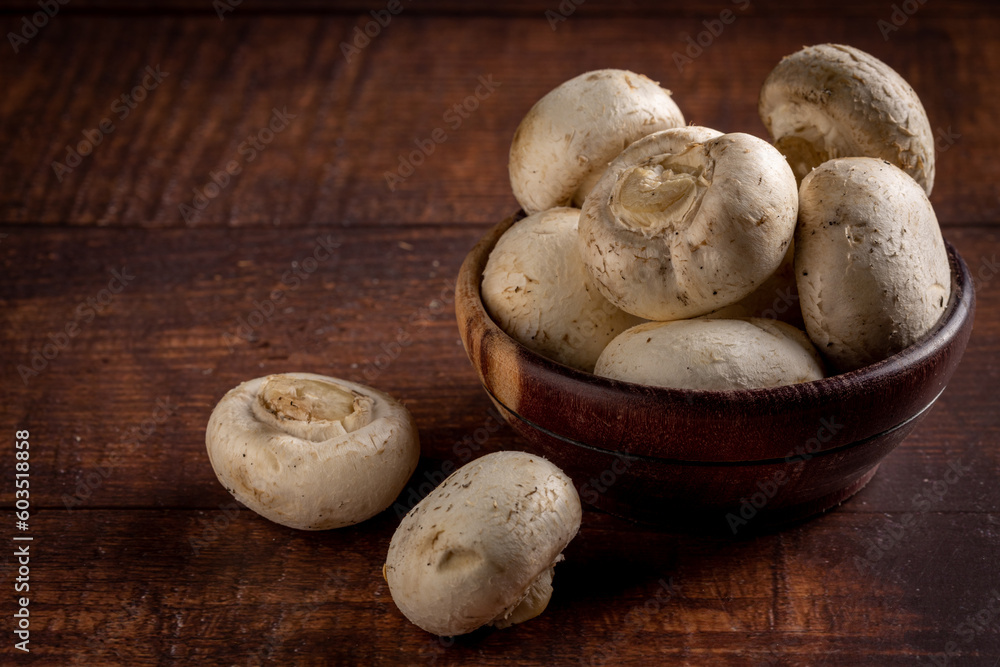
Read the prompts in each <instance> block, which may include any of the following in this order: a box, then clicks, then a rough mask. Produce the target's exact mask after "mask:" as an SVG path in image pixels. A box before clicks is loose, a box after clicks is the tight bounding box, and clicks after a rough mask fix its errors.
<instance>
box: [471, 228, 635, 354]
mask: <svg viewBox="0 0 1000 667" xmlns="http://www.w3.org/2000/svg"><path fill="white" fill-rule="evenodd" d="M579 219H580V211H579V210H578V209H575V208H554V209H550V210H548V211H542V212H540V213H535V214H533V215H529V216H528V217H527V218H524V219H523V220H519V221H518V222H517V223H515V224H514V226H513V227H511V228H510V229H508V230H507V231H506V232H505V233H504V235H503V236H501V237H500V240H499V241H498V242H497V244H496V246H495V247H494V248H493V251H492V252H491V253H490V257H489V260H488V261H487V263H486V269H485V270H484V271H483V284H482V295H483V302H484V303H485V305H486V309H487V310H488V311H489V313H490V316H491V317H492V318H493V319H494V320H495V321H496V322H497V324H499V325H500V328H501V329H503V330H504V331H506V332H507V334H508V335H510V336H511V337H512V338H514V339H515V340H517V341H519V342H520V343H521V344H522V345H524V346H525V347H528V348H529V349H532V350H534V351H536V352H538V353H539V354H541V355H543V356H546V357H549V358H550V359H554V360H556V361H558V362H559V363H562V364H565V365H567V366H572V367H574V368H579V369H580V370H584V371H588V372H589V371H591V370H593V368H594V362H596V361H597V357H598V356H599V355H600V354H601V350H603V349H604V346H605V345H607V344H608V343H609V342H610V341H611V339H612V338H614V337H615V336H617V335H618V334H620V333H621V332H622V331H625V329H628V328H629V327H630V326H633V325H634V324H638V323H639V319H638V318H636V317H634V316H632V315H629V314H628V313H626V312H624V311H621V310H619V309H618V308H617V307H615V306H614V305H612V304H611V303H610V302H609V301H608V300H607V299H605V298H604V297H603V296H602V295H601V293H600V291H599V290H598V289H597V286H596V285H594V282H593V279H592V278H591V277H590V274H589V273H588V272H587V269H586V267H585V266H584V265H583V260H582V259H581V258H580V252H579V250H578V249H577V241H576V237H577V229H576V226H577V221H578V220H579Z"/></svg>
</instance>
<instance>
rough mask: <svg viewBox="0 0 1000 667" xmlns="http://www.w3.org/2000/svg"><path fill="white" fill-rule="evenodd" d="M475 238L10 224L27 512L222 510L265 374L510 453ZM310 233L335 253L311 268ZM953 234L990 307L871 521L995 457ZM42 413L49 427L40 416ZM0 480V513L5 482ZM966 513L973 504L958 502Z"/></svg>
mask: <svg viewBox="0 0 1000 667" xmlns="http://www.w3.org/2000/svg"><path fill="white" fill-rule="evenodd" d="M486 230H487V228H486V227H485V226H465V227H459V226H454V225H445V226H438V227H431V226H412V225H408V226H400V227H396V228H390V229H388V230H387V229H385V228H378V227H365V226H348V227H330V228H326V229H324V230H322V231H319V232H317V231H314V230H304V229H298V230H266V229H260V230H258V229H244V230H224V229H218V230H209V229H205V230H200V231H198V232H197V233H194V234H193V233H191V232H188V231H184V230H121V229H101V230H97V229H79V228H64V229H52V230H47V231H44V232H39V231H38V230H30V229H22V228H8V234H9V235H8V237H7V238H5V239H3V244H2V245H0V256H2V258H3V263H4V266H5V272H4V278H3V282H2V283H0V285H2V289H0V294H2V295H4V298H3V300H2V301H0V306H2V311H0V312H2V314H0V325H2V326H0V349H3V350H5V360H6V361H7V364H6V365H5V370H6V372H7V373H8V375H7V377H8V381H7V382H6V383H5V385H4V387H3V392H4V404H5V406H6V408H5V411H6V414H7V415H9V419H10V422H11V423H14V424H21V425H24V426H26V427H28V428H30V429H31V430H32V433H33V434H35V437H37V438H38V440H39V442H41V443H45V445H44V446H43V447H41V449H40V452H39V454H38V455H37V458H35V459H33V465H35V466H38V470H39V474H40V475H43V476H44V477H45V478H46V479H48V480H49V482H48V483H47V484H46V485H44V486H43V487H42V488H41V489H40V491H39V494H40V495H39V497H38V499H37V500H36V502H40V503H43V504H44V505H45V506H47V507H62V506H63V505H64V495H68V496H70V497H74V496H75V497H77V498H78V499H79V500H80V501H81V503H80V504H79V505H75V506H79V507H191V508H213V507H217V506H218V504H219V503H221V502H223V501H224V500H225V499H226V497H227V496H226V494H225V491H224V490H223V489H222V487H221V486H220V485H218V483H217V482H216V481H215V479H214V475H213V474H212V471H211V469H210V467H209V466H208V465H207V463H208V462H207V457H206V455H205V452H204V427H205V424H206V423H207V421H208V415H209V413H210V411H211V409H212V407H214V405H215V403H216V401H218V399H219V398H220V397H221V396H222V395H223V394H224V393H225V392H226V391H227V390H228V389H230V388H231V387H233V386H235V385H237V384H239V383H240V382H242V381H243V380H246V379H249V378H251V377H257V376H260V375H265V374H267V373H273V372H282V371H291V370H305V371H312V372H319V373H326V374H331V375H334V376H343V377H347V378H349V379H354V380H357V381H361V382H366V383H370V384H375V385H376V386H379V387H380V388H382V389H384V390H386V391H388V392H390V393H392V394H393V395H396V396H398V397H400V398H401V399H403V400H404V402H405V403H406V404H407V405H408V406H409V407H410V409H411V410H412V411H413V413H414V415H415V418H416V419H417V423H418V426H419V427H420V429H421V433H422V435H423V449H424V452H425V455H426V456H427V457H428V458H429V459H432V460H436V461H437V462H440V461H444V460H447V459H449V458H450V459H455V458H456V457H455V451H456V449H457V450H458V451H459V452H461V453H465V449H464V448H462V447H461V446H459V445H461V443H462V441H463V440H464V439H465V438H466V437H470V438H471V437H473V436H476V435H477V431H479V430H480V429H483V428H485V427H486V426H489V427H490V428H491V429H492V432H489V433H488V436H489V439H488V441H487V445H488V446H489V447H495V448H498V449H499V448H505V447H510V446H517V442H518V441H517V440H516V439H515V437H514V436H513V434H512V432H511V431H509V430H508V429H507V428H506V427H504V428H503V429H499V430H498V429H496V428H495V426H494V422H495V421H496V420H495V418H494V417H492V416H490V414H489V413H488V409H489V407H490V404H489V401H488V399H487V398H486V396H485V393H484V392H483V391H482V389H481V388H480V387H479V385H478V382H477V381H476V376H475V373H474V372H473V369H472V366H471V364H470V363H469V360H468V359H467V358H466V356H465V353H464V350H463V349H462V347H461V345H460V343H459V334H458V328H457V326H456V324H455V319H454V307H453V304H452V303H451V301H452V300H453V292H452V289H453V286H454V280H455V276H457V273H458V266H459V264H460V263H461V261H462V259H463V258H464V256H465V254H466V253H467V252H468V251H469V250H470V249H471V248H472V246H473V245H474V244H475V242H476V241H477V240H478V238H479V237H480V236H481V235H482V234H484V233H485V232H486ZM317 238H319V239H320V240H321V241H322V242H323V243H328V244H330V245H333V244H337V245H338V247H336V248H335V249H334V251H333V253H332V254H331V256H330V258H329V259H328V260H327V261H326V262H322V263H319V262H317V266H316V267H315V269H314V271H313V272H312V273H305V270H306V268H308V267H309V266H311V264H303V263H304V262H305V259H306V258H311V257H312V256H313V253H314V251H315V249H316V248H318V247H321V244H317ZM948 238H949V240H950V241H951V242H952V243H953V244H955V246H956V247H957V249H958V250H959V252H961V253H962V254H963V256H964V257H965V259H966V261H967V263H968V265H969V267H970V270H971V271H972V273H973V274H974V275H978V276H979V284H978V300H979V305H978V312H979V313H985V314H986V315H985V316H983V315H980V317H979V319H978V321H977V323H976V325H975V328H974V330H973V334H972V339H971V340H970V343H969V347H968V349H967V351H966V355H965V358H964V360H963V362H962V363H961V364H960V366H959V369H958V371H957V373H956V375H955V377H954V379H953V380H952V382H951V383H950V386H949V388H948V390H947V391H946V392H945V393H944V395H943V396H942V397H941V399H939V402H938V404H937V406H936V407H935V408H934V409H933V412H932V413H931V414H930V415H929V416H928V417H927V418H926V419H925V420H924V422H923V423H922V424H921V425H920V427H919V428H918V429H917V431H916V433H914V435H913V436H912V438H911V439H910V440H908V441H907V442H905V443H904V444H903V445H902V447H901V449H900V451H898V452H896V453H894V454H893V455H891V456H890V458H889V460H888V461H887V465H888V464H890V463H891V462H892V461H894V460H896V459H901V460H902V461H903V462H904V463H903V465H904V468H903V469H902V470H900V471H899V474H898V476H897V475H893V477H894V478H895V479H898V480H901V481H899V482H897V483H901V484H904V485H905V487H904V489H903V490H902V491H900V494H899V495H898V496H897V495H894V494H890V495H889V496H887V497H881V498H880V499H879V502H878V503H876V504H875V506H873V507H872V508H871V511H880V510H882V509H883V507H885V509H898V507H899V503H900V501H901V500H902V499H905V498H907V497H908V494H910V493H911V492H912V493H916V492H917V490H919V488H920V487H921V486H922V483H921V481H920V480H921V479H923V478H924V477H929V478H930V479H934V478H936V477H939V476H940V475H939V474H938V473H937V471H939V470H940V471H941V474H943V468H944V467H945V466H946V465H947V461H948V460H949V459H950V458H952V457H955V456H966V457H968V460H974V461H976V462H977V465H979V466H981V469H982V473H981V474H982V475H984V476H989V475H992V474H995V471H996V469H997V465H998V463H1000V458H998V455H997V452H996V451H995V450H994V449H993V448H991V447H987V446H984V444H985V443H989V442H995V441H996V438H997V436H998V435H1000V432H998V431H1000V425H998V424H997V422H996V416H995V413H996V410H995V407H996V405H997V402H996V395H995V391H994V388H995V386H996V383H997V380H998V377H1000V365H998V361H997V360H998V359H1000V324H998V323H997V322H996V321H995V319H991V318H990V317H989V314H990V313H993V312H997V309H998V308H1000V276H991V275H990V271H989V270H988V267H990V266H994V265H996V261H995V260H994V259H992V258H993V257H994V256H995V255H996V254H998V253H1000V235H998V233H997V232H994V231H992V230H991V229H990V228H957V229H952V230H949V233H948ZM293 262H295V263H297V264H296V266H298V269H299V273H298V274H297V273H296V269H295V267H293ZM112 269H115V270H118V271H119V272H121V271H122V270H123V269H124V270H125V272H126V273H127V274H129V275H134V276H135V278H134V279H133V280H132V281H130V283H129V284H128V285H127V286H126V287H125V288H124V289H123V290H122V291H121V293H120V294H118V295H116V296H114V298H113V300H112V301H111V302H110V303H109V304H108V305H107V306H106V307H101V306H100V304H97V308H95V309H94V310H93V311H92V314H93V317H92V320H91V321H89V322H88V321H87V318H86V316H84V317H79V316H78V310H77V309H78V308H79V307H80V304H84V311H85V315H86V311H87V306H86V304H87V300H88V299H98V300H100V299H101V298H102V297H101V296H100V295H101V292H102V290H105V289H107V286H108V283H109V281H110V276H111V274H110V270H112ZM998 272H1000V268H998ZM300 275H302V276H304V277H302V278H300V277H299V276H300ZM983 276H986V277H987V278H989V279H988V280H987V279H983ZM283 278H285V279H286V280H285V283H283ZM296 278H298V279H299V280H298V283H295V282H294V279H296ZM279 289H280V290H283V292H284V293H283V294H282V295H281V296H280V298H278V299H277V301H274V300H273V299H272V297H273V296H274V292H275V291H276V290H279ZM269 304H273V306H272V305H269ZM272 311H273V312H272ZM254 313H260V314H259V315H254ZM265 313H270V315H269V317H264V314H265ZM72 322H76V323H77V324H78V326H79V329H80V331H79V333H78V334H77V335H76V336H75V337H73V338H67V339H66V341H65V342H66V345H65V347H64V348H62V349H59V350H58V354H57V356H55V358H53V359H51V360H48V359H43V361H45V363H46V366H45V368H43V369H41V370H39V371H38V375H37V376H34V375H30V374H27V373H26V374H25V375H26V383H25V381H24V380H22V378H21V376H20V375H19V373H18V371H17V366H24V367H25V368H31V367H32V359H33V353H34V352H35V351H38V352H40V353H41V352H46V353H49V354H51V353H53V352H54V351H55V350H56V349H57V348H53V347H48V348H47V347H46V346H47V345H48V346H52V345H54V344H55V343H54V342H53V339H52V337H51V336H55V337H56V338H57V339H58V338H59V334H60V332H65V329H66V326H67V324H69V323H72ZM253 324H259V326H256V327H253V328H252V330H250V328H251V327H252V325H253ZM398 340H403V341H404V342H408V344H406V345H405V347H404V346H402V345H399V344H398V343H397V341H398ZM158 401H160V402H161V403H166V404H167V406H168V407H167V408H165V409H159V408H158V407H157V402H158ZM52 410H55V411H56V414H58V415H59V419H58V420H56V421H51V420H49V419H47V418H46V415H48V414H50V413H51V411H52ZM165 413H166V417H163V415H164V414H165ZM161 418H162V422H161V423H157V420H158V419H161ZM144 430H145V431H151V432H150V433H148V434H147V433H144V432H143V431H144ZM478 437H479V438H480V439H483V437H485V436H484V434H483V433H482V432H481V431H480V432H479V433H478ZM473 442H474V440H473ZM483 451H486V449H484V450H483ZM901 452H909V455H908V456H906V455H903V454H901ZM453 462H459V461H454V460H453ZM431 467H432V468H433V464H432V465H431ZM102 471H103V472H102ZM104 472H106V473H107V474H103V473H104ZM95 475H96V476H95ZM88 478H89V481H88ZM98 479H100V482H99V483H96V484H95V483H94V482H97V480H98ZM416 479H419V475H418V477H417V478H416ZM138 480H150V481H149V482H138ZM152 480H156V483H152ZM418 486H419V485H418ZM91 487H94V488H91ZM3 488H4V492H5V493H4V495H3V496H2V498H3V501H4V502H5V503H6V504H7V505H8V506H9V504H10V503H11V498H12V496H11V492H10V487H9V486H5V487H3ZM88 491H89V492H90V493H89V495H88V497H86V498H83V497H82V496H83V495H86V494H87V493H88ZM953 498H954V497H953ZM991 502H992V504H990V503H987V505H986V507H985V509H990V510H991V511H992V510H995V509H998V508H1000V498H994V499H993V501H991ZM883 503H885V504H884V505H883ZM904 505H905V502H904ZM961 506H963V507H970V506H975V507H979V508H980V509H983V507H982V506H980V505H979V504H978V501H974V500H973V499H972V498H971V497H969V498H967V499H966V500H965V501H963V504H962V505H961Z"/></svg>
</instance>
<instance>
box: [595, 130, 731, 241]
mask: <svg viewBox="0 0 1000 667" xmlns="http://www.w3.org/2000/svg"><path fill="white" fill-rule="evenodd" d="M698 147H699V148H700V147H701V146H700V145H699V146H698ZM688 153H689V151H687V152H685V153H683V154H680V155H660V156H656V157H655V158H651V159H649V160H648V161H646V162H645V163H643V164H640V165H638V166H635V167H630V168H628V169H626V170H625V171H624V172H623V173H622V175H621V176H619V178H618V181H617V183H616V184H615V187H614V191H613V194H612V199H611V202H610V204H609V208H610V210H611V213H612V215H614V216H615V217H616V218H617V219H618V220H619V221H620V222H621V224H622V225H624V226H625V227H627V228H628V229H631V230H632V231H636V232H640V233H642V234H643V235H644V236H647V237H650V236H656V235H658V234H661V233H664V232H671V231H675V230H683V229H687V227H688V226H690V224H691V221H692V219H693V218H694V215H695V213H697V211H698V208H699V206H700V205H701V200H702V198H703V197H704V195H705V191H706V190H707V189H708V186H709V185H711V178H712V164H711V163H709V164H707V165H706V164H705V155H704V152H703V151H699V153H700V155H699V154H698V153H695V156H694V159H690V156H689V155H688ZM699 158H700V159H699Z"/></svg>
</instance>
